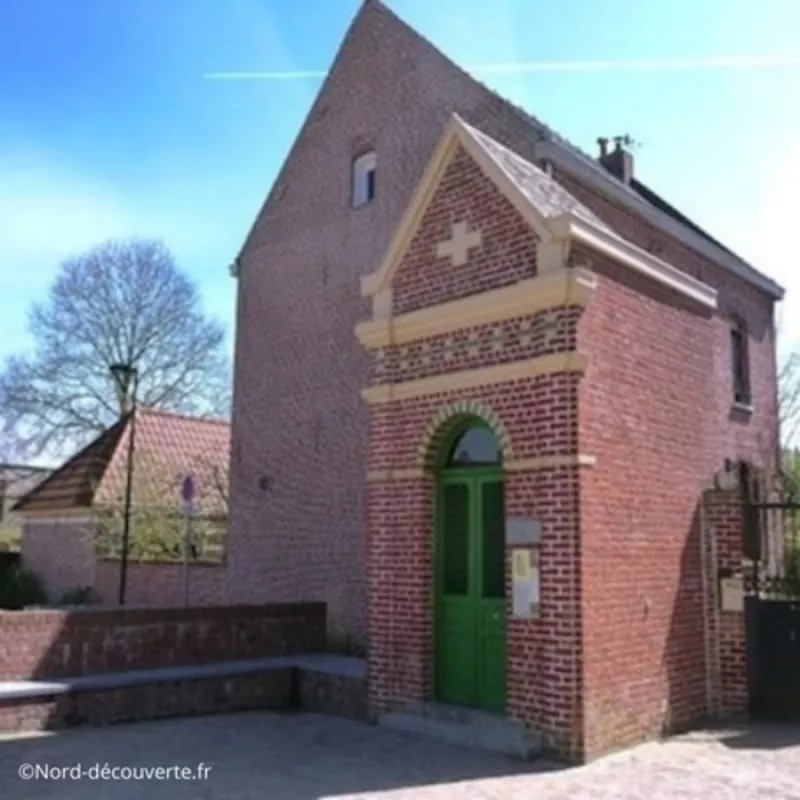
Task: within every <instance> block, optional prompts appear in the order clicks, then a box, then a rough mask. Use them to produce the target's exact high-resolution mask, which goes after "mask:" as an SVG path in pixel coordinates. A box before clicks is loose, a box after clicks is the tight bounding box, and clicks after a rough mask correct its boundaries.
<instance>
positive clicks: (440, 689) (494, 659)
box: [435, 469, 506, 712]
mask: <svg viewBox="0 0 800 800" xmlns="http://www.w3.org/2000/svg"><path fill="white" fill-rule="evenodd" d="M437 499H438V503H437V511H438V515H437V517H438V524H437V537H436V567H437V568H436V578H437V580H436V621H435V635H436V695H437V699H438V700H441V701H442V702H446V703H453V704H457V705H464V706H471V707H475V708H483V709H487V710H490V711H497V712H503V711H505V704H506V670H505V510H504V503H503V483H502V476H501V474H500V472H499V471H498V470H496V469H491V470H486V469H474V470H473V469H459V470H454V471H449V470H448V471H445V472H443V473H442V475H441V478H440V482H439V493H438V498H437Z"/></svg>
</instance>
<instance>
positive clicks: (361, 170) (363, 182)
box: [353, 151, 378, 208]
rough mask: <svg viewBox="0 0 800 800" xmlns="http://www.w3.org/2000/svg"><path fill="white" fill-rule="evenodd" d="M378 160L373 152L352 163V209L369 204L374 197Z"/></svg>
mask: <svg viewBox="0 0 800 800" xmlns="http://www.w3.org/2000/svg"><path fill="white" fill-rule="evenodd" d="M377 166H378V158H377V156H376V155H375V153H374V152H372V151H371V152H369V153H364V154H363V155H360V156H359V157H358V158H357V159H356V160H355V161H354V162H353V208H358V207H359V206H363V205H366V204H367V203H371V202H372V200H373V199H374V197H375V171H376V169H377Z"/></svg>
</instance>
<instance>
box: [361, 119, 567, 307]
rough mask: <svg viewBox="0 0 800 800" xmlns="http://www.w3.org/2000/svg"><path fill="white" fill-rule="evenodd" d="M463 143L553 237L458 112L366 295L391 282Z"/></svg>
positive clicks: (365, 283)
mask: <svg viewBox="0 0 800 800" xmlns="http://www.w3.org/2000/svg"><path fill="white" fill-rule="evenodd" d="M459 146H461V147H463V148H464V150H466V151H467V153H469V155H470V157H471V158H472V159H473V160H474V161H475V163H476V164H477V165H478V166H479V167H480V168H481V170H482V171H483V172H484V174H485V175H486V176H487V177H488V178H489V180H491V181H492V182H493V183H494V184H495V186H497V188H498V189H499V190H500V192H502V194H503V195H504V196H505V197H506V199H507V200H508V201H509V202H510V203H511V204H512V205H513V206H514V208H515V209H516V210H517V211H518V212H519V213H520V214H521V215H522V216H523V218H524V219H525V220H526V221H527V222H528V224H529V225H530V226H531V228H532V229H533V230H534V232H535V233H536V235H537V236H538V237H539V238H540V239H541V240H542V241H544V242H549V241H550V240H551V239H552V234H551V233H550V230H549V228H548V226H547V222H546V219H545V217H544V216H542V214H541V213H540V212H539V211H538V210H537V209H536V208H535V207H534V206H533V204H532V203H531V201H530V200H529V199H528V198H527V197H526V196H525V195H524V194H523V193H522V192H521V191H520V188H519V186H517V184H516V182H515V181H514V180H513V178H512V177H511V176H510V175H509V174H508V173H507V172H506V171H505V169H503V167H502V166H501V165H500V164H499V163H498V162H497V161H495V159H493V158H492V157H491V155H489V154H488V153H487V152H486V150H485V149H484V148H483V147H482V146H481V144H480V143H479V142H478V141H477V140H476V139H475V138H474V137H473V136H472V134H471V133H470V132H469V129H468V128H467V126H466V125H465V124H464V122H463V121H462V120H461V118H460V117H459V116H458V115H457V114H454V115H453V116H452V118H451V119H450V122H449V124H448V126H447V128H446V130H445V133H444V134H443V136H442V138H441V140H440V141H439V144H438V145H437V147H436V150H435V151H434V153H433V156H431V159H430V161H429V162H428V165H427V167H426V168H425V171H424V172H423V174H422V178H421V179H420V182H419V183H418V184H417V188H416V191H415V192H414V194H413V195H412V198H411V202H410V203H409V205H408V207H407V208H406V211H405V213H404V214H403V217H402V220H401V221H400V225H399V226H398V228H397V230H396V231H395V234H394V236H393V237H392V240H391V243H390V245H389V249H388V250H387V251H386V254H385V255H384V258H383V260H382V261H381V264H380V266H379V267H378V269H377V270H376V271H375V272H373V273H371V274H370V275H365V276H364V277H363V278H362V279H361V294H362V295H363V296H364V297H369V296H371V295H374V294H377V293H378V292H380V291H383V290H384V289H386V288H388V287H389V286H391V283H392V279H393V278H394V275H395V273H396V272H397V268H398V267H399V266H400V262H401V261H402V259H403V256H404V255H405V254H406V251H407V250H408V246H409V244H410V243H411V239H412V237H413V236H414V233H415V232H416V230H417V228H418V227H419V223H420V221H421V220H422V217H423V215H424V214H425V211H426V210H427V208H428V206H429V205H430V202H431V199H432V198H433V194H434V192H435V191H436V189H437V187H438V185H439V182H440V181H441V179H442V176H443V175H444V171H445V170H446V169H447V167H448V165H449V164H450V161H451V160H452V158H453V155H454V154H455V152H456V151H457V149H458V147H459Z"/></svg>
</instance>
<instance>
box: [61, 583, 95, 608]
mask: <svg viewBox="0 0 800 800" xmlns="http://www.w3.org/2000/svg"><path fill="white" fill-rule="evenodd" d="M96 600H97V598H96V597H95V594H94V589H93V588H92V587H91V586H73V587H72V588H70V589H67V591H66V592H64V594H62V595H61V597H60V598H59V599H58V605H60V606H88V605H91V604H92V603H94V602H95V601H96Z"/></svg>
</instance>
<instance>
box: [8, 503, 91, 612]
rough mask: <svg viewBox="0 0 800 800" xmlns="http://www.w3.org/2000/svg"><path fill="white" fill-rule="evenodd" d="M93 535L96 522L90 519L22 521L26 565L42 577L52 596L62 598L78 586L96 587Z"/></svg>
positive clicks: (22, 548)
mask: <svg viewBox="0 0 800 800" xmlns="http://www.w3.org/2000/svg"><path fill="white" fill-rule="evenodd" d="M93 532H94V523H92V522H91V521H90V520H88V519H87V520H86V521H85V522H80V521H78V522H76V521H71V520H70V519H69V518H68V517H65V518H63V519H61V520H58V521H50V520H36V519H26V520H23V521H22V534H21V537H20V541H21V550H22V563H23V564H24V566H25V567H26V568H28V569H31V570H33V571H34V572H35V573H36V574H37V575H38V576H39V578H40V579H41V580H42V582H43V584H44V588H45V591H46V592H47V595H48V597H50V598H53V599H58V598H59V597H60V596H61V595H62V594H63V593H64V592H65V591H67V590H68V589H73V588H75V587H76V586H94V584H95V577H96V559H95V553H94V533H93Z"/></svg>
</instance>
